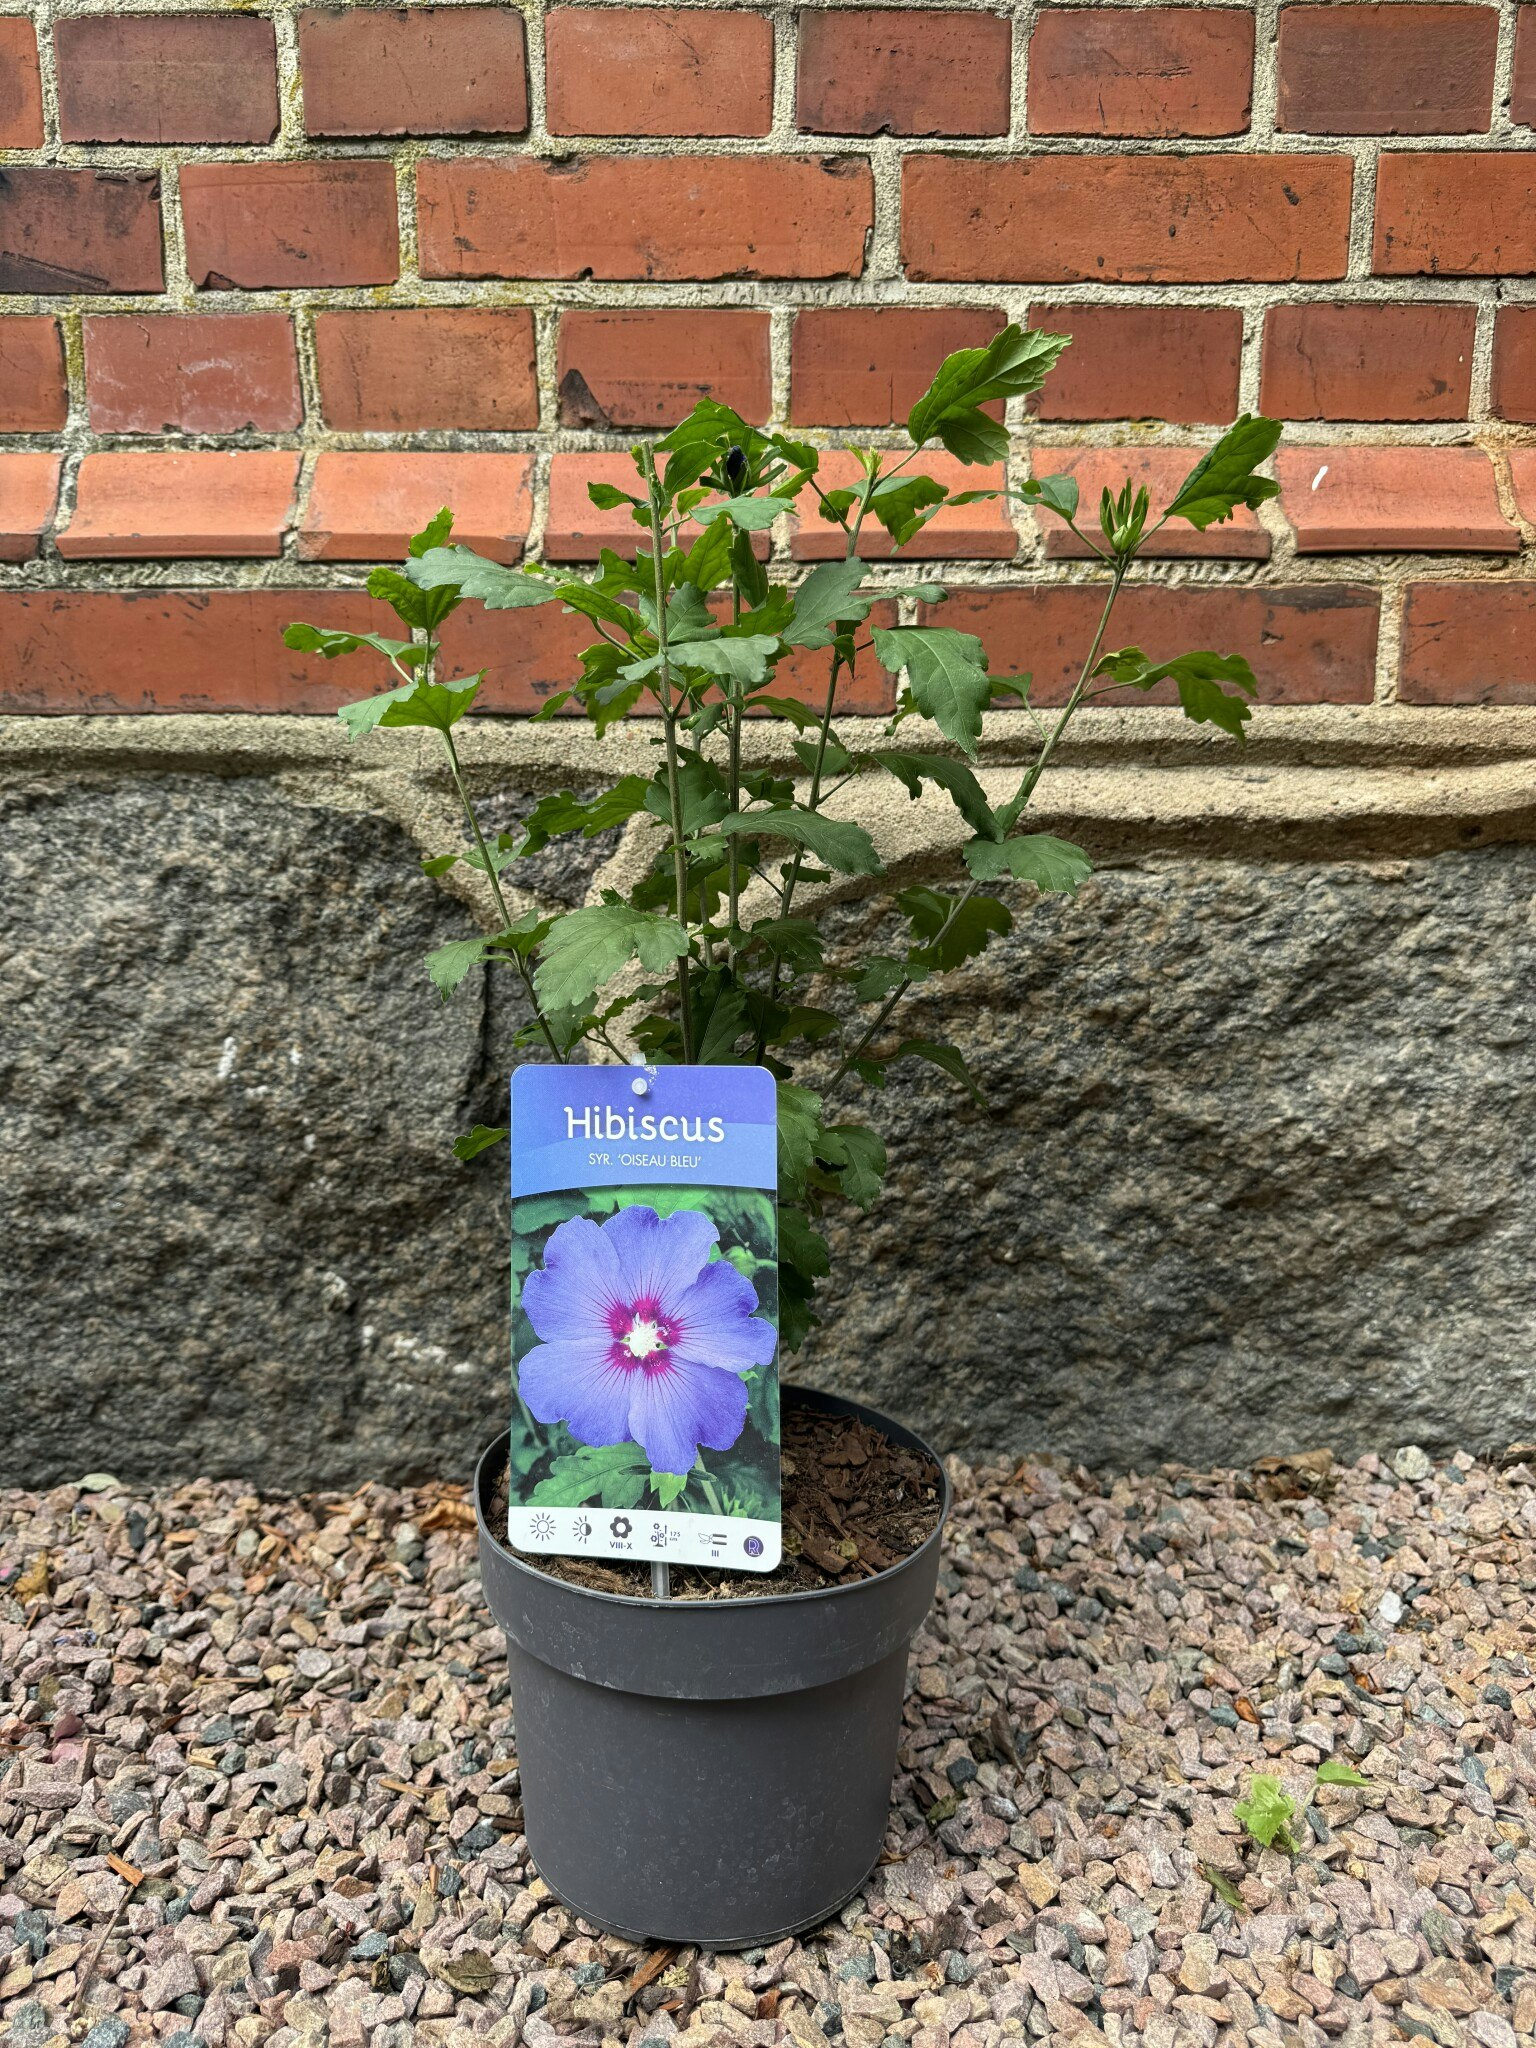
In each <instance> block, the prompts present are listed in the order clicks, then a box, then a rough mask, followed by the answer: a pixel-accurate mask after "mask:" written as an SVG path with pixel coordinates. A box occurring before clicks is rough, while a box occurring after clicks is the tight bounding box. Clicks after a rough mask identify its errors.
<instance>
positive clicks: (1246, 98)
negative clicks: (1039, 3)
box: [1029, 7, 1253, 135]
mask: <svg viewBox="0 0 1536 2048" xmlns="http://www.w3.org/2000/svg"><path fill="white" fill-rule="evenodd" d="M1252 88H1253V16H1252V14H1251V13H1250V12H1249V10H1248V9H1247V8H1246V7H1138V8H1135V9H1134V10H1132V9H1128V8H1124V7H1046V8H1042V10H1041V12H1040V15H1039V17H1038V19H1037V20H1036V23H1035V33H1034V35H1033V37H1032V38H1031V40H1030V45H1029V127H1030V132H1031V133H1032V134H1035V135H1241V134H1242V133H1243V132H1244V130H1245V129H1246V128H1247V126H1248V121H1249V114H1250V102H1251V98H1252Z"/></svg>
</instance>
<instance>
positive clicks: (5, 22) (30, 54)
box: [0, 14, 43, 149]
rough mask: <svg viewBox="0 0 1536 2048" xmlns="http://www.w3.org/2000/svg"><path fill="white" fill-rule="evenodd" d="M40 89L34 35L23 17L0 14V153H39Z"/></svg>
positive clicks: (28, 18)
mask: <svg viewBox="0 0 1536 2048" xmlns="http://www.w3.org/2000/svg"><path fill="white" fill-rule="evenodd" d="M42 146H43V87H42V80H41V78H40V77H39V75H38V67H37V31H36V29H34V28H33V26H32V18H31V16H30V15H26V14H0V149H41V148H42Z"/></svg>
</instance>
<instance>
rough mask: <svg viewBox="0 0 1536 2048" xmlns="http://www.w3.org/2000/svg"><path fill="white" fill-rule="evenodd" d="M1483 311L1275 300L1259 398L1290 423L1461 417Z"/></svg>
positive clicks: (1269, 317)
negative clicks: (1479, 314) (1279, 303)
mask: <svg viewBox="0 0 1536 2048" xmlns="http://www.w3.org/2000/svg"><path fill="white" fill-rule="evenodd" d="M1476 326H1477V308H1476V307H1475V306H1458V305H1446V304H1438V303H1436V304H1429V303H1426V304H1423V305H1404V306H1360V305H1353V306H1347V305H1346V306H1328V305H1321V304H1313V305H1304V306H1271V307H1270V309H1269V312H1268V314H1267V315H1266V316H1265V321H1264V358H1263V379H1262V387H1261V392H1260V398H1259V404H1260V406H1261V408H1262V409H1263V410H1264V411H1265V412H1267V413H1270V414H1272V415H1273V416H1275V417H1276V418H1278V419H1288V420H1462V419H1465V418H1466V416H1467V407H1468V404H1469V403H1470V400H1471V395H1472V344H1473V337H1474V332H1475V329H1476Z"/></svg>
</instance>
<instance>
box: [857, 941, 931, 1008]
mask: <svg viewBox="0 0 1536 2048" xmlns="http://www.w3.org/2000/svg"><path fill="white" fill-rule="evenodd" d="M914 975H916V976H917V978H918V979H921V970H920V969H918V968H915V967H914V966H913V965H912V963H911V962H910V961H908V960H898V959H896V957H895V956H894V954H891V953H875V954H873V955H872V956H871V957H870V958H869V959H868V960H866V961H865V962H864V965H863V966H862V967H860V968H859V969H858V970H857V971H856V973H855V974H854V977H853V993H854V996H855V997H856V999H857V1000H858V1001H859V1002H861V1003H883V1002H884V1001H885V999H886V997H887V996H888V995H890V994H891V993H892V991H893V990H895V989H898V988H900V987H901V985H902V983H903V982H904V981H911V980H912V979H913V977H914Z"/></svg>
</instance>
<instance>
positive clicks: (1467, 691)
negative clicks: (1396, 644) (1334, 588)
mask: <svg viewBox="0 0 1536 2048" xmlns="http://www.w3.org/2000/svg"><path fill="white" fill-rule="evenodd" d="M1397 695H1398V701H1399V703H1402V704H1536V583H1413V584H1410V585H1409V587H1408V598H1407V602H1406V604H1405V605H1404V607H1403V641H1402V656H1401V662H1400V666H1399V671H1398V680H1397Z"/></svg>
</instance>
